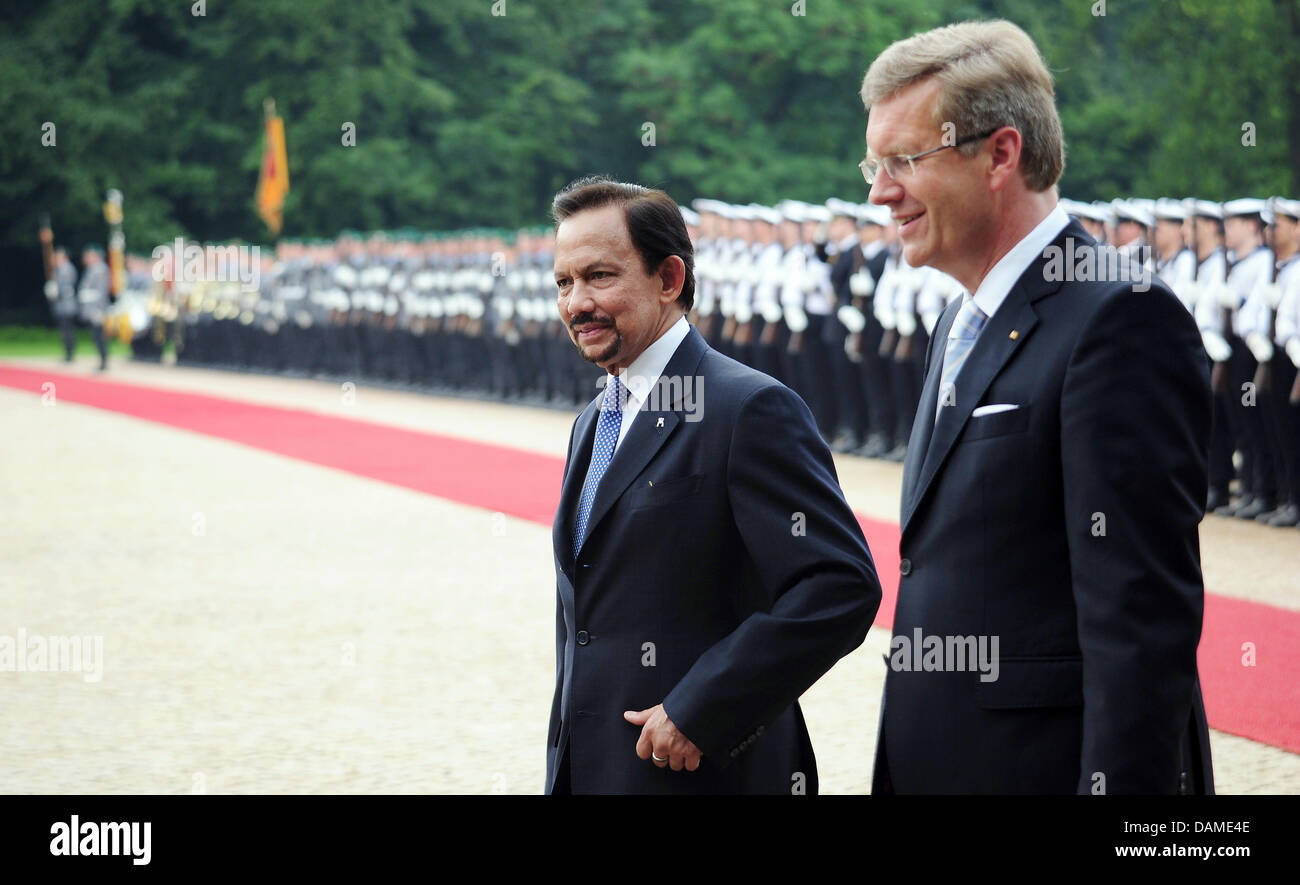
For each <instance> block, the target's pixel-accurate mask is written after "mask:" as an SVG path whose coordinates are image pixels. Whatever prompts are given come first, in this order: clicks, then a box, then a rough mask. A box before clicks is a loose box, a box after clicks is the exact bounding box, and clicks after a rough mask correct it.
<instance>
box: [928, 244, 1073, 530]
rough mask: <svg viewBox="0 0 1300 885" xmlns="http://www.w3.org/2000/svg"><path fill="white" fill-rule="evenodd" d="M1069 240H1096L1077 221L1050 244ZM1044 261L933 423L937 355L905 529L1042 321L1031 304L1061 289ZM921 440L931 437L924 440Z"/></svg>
mask: <svg viewBox="0 0 1300 885" xmlns="http://www.w3.org/2000/svg"><path fill="white" fill-rule="evenodd" d="M1068 238H1073V239H1074V240H1075V242H1076V243H1082V244H1084V245H1088V246H1091V245H1092V244H1093V242H1094V241H1093V240H1092V238H1091V237H1089V236H1088V234H1087V233H1086V232H1085V231H1084V230H1083V228H1082V227H1081V226H1080V225H1079V223H1078V222H1077V221H1072V222H1070V223H1069V224H1068V225H1066V226H1065V228H1064V229H1063V230H1062V231H1061V233H1060V234H1058V235H1057V237H1056V239H1055V240H1054V241H1053V243H1052V245H1054V246H1056V247H1057V248H1058V249H1061V250H1062V252H1063V253H1064V254H1067V255H1068V254H1069V250H1067V249H1065V247H1064V244H1065V242H1066V240H1067V239H1068ZM1076 248H1077V247H1076ZM1044 251H1046V250H1044ZM1046 264H1047V256H1046V254H1040V255H1038V256H1036V257H1035V258H1034V261H1033V262H1032V263H1031V264H1030V265H1029V268H1028V269H1027V270H1026V271H1025V272H1024V273H1023V274H1021V276H1020V279H1019V280H1017V281H1016V284H1015V285H1014V286H1012V287H1011V291H1010V293H1008V294H1007V297H1006V300H1005V301H1003V302H1002V306H1001V307H999V308H998V310H997V312H996V313H995V314H994V315H993V316H992V317H991V318H990V319H989V321H988V323H987V324H986V325H985V326H984V329H983V331H981V332H980V335H979V338H978V339H977V340H976V342H975V346H974V347H973V348H971V352H970V355H969V356H968V357H967V358H966V363H965V364H964V365H963V366H962V368H961V371H960V372H959V373H958V374H957V381H956V384H955V389H954V403H953V405H951V406H945V407H944V408H943V409H941V410H940V414H939V420H938V421H934V413H935V410H936V409H937V408H938V387H939V379H940V377H941V376H942V373H943V354H942V353H936V354H935V355H934V358H933V359H932V361H931V363H930V367H929V371H928V372H927V374H926V379H925V389H924V393H923V396H922V402H921V405H920V406H919V407H918V410H917V415H916V423H914V424H913V425H912V439H911V443H910V444H909V446H908V453H907V463H906V464H905V465H904V470H903V488H904V505H903V521H902V531H907V524H908V522H909V521H910V520H911V518H912V514H914V513H915V512H916V509H917V508H918V507H919V506H920V505H921V501H922V500H924V499H925V493H926V491H927V490H928V489H929V488H930V485H931V484H932V483H933V481H934V478H935V476H936V475H937V474H938V473H939V470H940V468H942V467H943V464H944V462H945V461H946V460H947V458H948V454H949V453H950V452H951V451H952V447H953V444H954V443H955V442H956V441H957V437H958V436H960V435H961V431H962V428H964V427H965V426H966V422H967V421H969V420H970V415H971V412H973V411H975V406H976V405H977V404H978V403H979V401H980V400H981V399H982V398H983V397H984V393H985V391H987V390H988V388H989V385H990V384H992V383H993V379H994V378H996V377H997V376H998V373H1000V372H1001V371H1002V369H1003V367H1004V366H1006V364H1007V362H1008V361H1010V359H1011V357H1012V356H1013V355H1014V354H1015V352H1016V351H1017V350H1018V349H1019V348H1020V346H1021V345H1022V344H1024V342H1025V340H1026V339H1027V338H1028V337H1029V333H1030V332H1031V331H1033V329H1034V327H1035V326H1036V325H1038V314H1037V312H1036V311H1035V310H1034V306H1033V302H1035V301H1037V300H1038V299H1039V298H1042V297H1044V296H1045V295H1050V294H1051V293H1053V292H1055V291H1056V290H1058V289H1059V288H1061V283H1062V280H1060V279H1051V280H1049V279H1048V278H1047V275H1046V274H1045V273H1044V268H1045V266H1046ZM953 308H954V306H953V305H949V306H948V310H947V311H945V315H944V318H945V319H946V320H947V323H946V329H950V328H952V323H953V321H954V320H955V318H956V311H955V310H954V309H953ZM939 328H940V327H939V326H938V325H936V326H935V330H936V332H938V331H939ZM946 329H945V331H944V332H943V337H942V338H941V339H940V340H939V341H937V342H935V346H936V347H944V348H947V345H948V333H947V331H946ZM930 422H933V425H934V426H933V429H932V430H931V429H928V428H926V427H924V426H922V425H923V424H926V423H930ZM923 439H924V440H928V441H927V442H922V440H923ZM918 443H921V444H918ZM913 446H915V447H916V449H917V451H916V452H913V451H912V447H913ZM918 460H919V463H920V469H919V472H914V473H913V475H914V477H915V479H914V480H913V481H912V482H911V483H910V484H909V481H908V479H909V468H910V467H911V468H914V467H915V465H916V463H917V461H918ZM908 492H910V495H909V494H908Z"/></svg>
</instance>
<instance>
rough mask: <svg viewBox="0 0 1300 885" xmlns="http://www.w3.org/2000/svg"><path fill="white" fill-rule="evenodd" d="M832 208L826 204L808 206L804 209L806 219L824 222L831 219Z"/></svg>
mask: <svg viewBox="0 0 1300 885" xmlns="http://www.w3.org/2000/svg"><path fill="white" fill-rule="evenodd" d="M831 217H832V216H831V210H830V209H827V208H826V207H825V206H811V205H810V206H807V207H806V208H805V209H804V218H803V220H804V221H816V222H820V223H822V224H825V223H826V222H828V221H830V220H831Z"/></svg>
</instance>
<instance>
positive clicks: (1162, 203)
mask: <svg viewBox="0 0 1300 885" xmlns="http://www.w3.org/2000/svg"><path fill="white" fill-rule="evenodd" d="M1155 216H1156V219H1157V220H1160V221H1185V220H1186V219H1187V207H1186V206H1185V205H1183V201H1182V200H1170V199H1167V198H1165V197H1161V198H1160V199H1158V200H1156V211H1155Z"/></svg>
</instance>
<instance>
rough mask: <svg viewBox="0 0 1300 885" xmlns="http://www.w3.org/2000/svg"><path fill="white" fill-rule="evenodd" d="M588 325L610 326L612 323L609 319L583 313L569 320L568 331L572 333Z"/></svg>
mask: <svg viewBox="0 0 1300 885" xmlns="http://www.w3.org/2000/svg"><path fill="white" fill-rule="evenodd" d="M588 323H591V324H595V325H600V326H612V325H614V321H613V320H611V319H610V318H609V317H598V316H596V315H595V314H591V313H583V314H579V315H578V316H576V317H574V318H573V319H571V320H569V331H573V330H574V329H576V328H578V327H579V326H585V325H587V324H588Z"/></svg>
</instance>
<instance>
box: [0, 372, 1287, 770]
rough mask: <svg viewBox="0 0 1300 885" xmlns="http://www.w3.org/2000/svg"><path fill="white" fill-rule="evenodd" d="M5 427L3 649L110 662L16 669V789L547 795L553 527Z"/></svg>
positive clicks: (343, 483) (132, 442) (17, 419)
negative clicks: (23, 639)
mask: <svg viewBox="0 0 1300 885" xmlns="http://www.w3.org/2000/svg"><path fill="white" fill-rule="evenodd" d="M29 364H30V363H29ZM47 364H48V365H50V366H51V368H55V369H56V370H62V367H61V366H56V365H55V364H53V363H47ZM88 365H89V364H88V363H82V364H80V365H79V366H78V367H77V368H76V369H74V370H75V371H85V370H86V367H87V366H88ZM112 377H116V378H119V379H121V380H127V381H132V382H136V383H149V384H155V385H157V386H167V387H179V388H183V389H191V390H195V391H202V392H207V393H214V394H218V395H225V396H231V397H237V398H242V399H249V400H254V401H259V402H268V403H276V404H282V405H293V406H296V407H301V408H311V409H316V410H319V411H324V412H328V413H337V414H352V415H354V416H355V417H359V418H364V419H366V420H372V421H380V422H383V423H393V424H399V425H401V426H410V427H417V428H420V429H426V430H432V431H438V432H445V433H453V434H456V435H460V436H467V437H473V438H482V439H492V440H495V441H498V442H502V441H504V442H513V443H514V444H520V445H522V444H524V442H526V444H527V447H528V448H530V449H534V450H537V451H541V452H547V453H551V454H557V455H562V454H563V451H564V446H565V443H566V441H567V438H568V431H569V425H570V422H571V420H572V418H571V416H569V415H565V414H564V413H560V412H549V411H546V410H537V409H523V408H512V407H507V406H499V405H494V404H485V403H475V402H466V401H460V400H451V399H434V398H429V397H420V396H414V395H411V394H405V393H398V392H392V391H382V390H373V389H370V388H364V387H363V388H361V389H360V390H358V391H357V396H356V399H355V402H353V403H352V404H350V405H347V404H344V403H343V401H342V399H341V398H340V396H339V387H338V385H336V384H328V383H322V382H311V381H291V380H285V379H276V378H267V377H261V376H250V375H234V374H227V373H219V372H204V371H201V370H191V369H184V370H182V369H168V368H163V367H150V366H138V365H130V366H123V367H115V369H114V372H113V375H112ZM0 424H2V425H3V426H4V427H5V428H6V430H8V431H9V432H7V433H5V434H0V494H3V495H4V498H5V500H6V502H8V503H9V505H10V506H7V507H5V508H2V509H0V539H3V540H2V541H0V553H3V556H4V562H5V568H4V569H3V571H2V572H0V599H3V600H4V601H5V605H4V607H3V610H2V611H0V636H10V637H16V636H17V635H18V631H19V630H20V629H21V630H25V631H26V633H27V635H29V636H33V635H38V634H39V635H44V636H98V637H102V643H103V646H102V647H103V664H102V675H101V678H99V679H98V681H88V679H87V677H88V676H90V677H91V678H93V674H90V673H73V672H54V673H51V672H39V673H0V703H2V704H3V707H4V710H5V715H4V716H3V717H0V747H3V748H4V753H3V757H2V758H0V790H3V791H4V792H7V793H137V792H138V793H190V792H196V791H204V792H211V793H389V792H393V793H404V792H410V793H492V792H504V793H535V792H538V791H540V789H541V786H542V780H543V775H544V765H545V757H544V752H543V751H544V746H545V745H544V741H545V732H546V719H547V716H548V713H549V709H550V700H551V699H550V692H551V690H552V680H553V676H554V659H553V658H554V644H553V643H554V640H553V630H554V605H555V602H554V573H553V566H552V563H551V558H550V532H549V529H548V528H546V527H544V526H539V525H536V524H534V523H530V522H525V521H522V520H516V519H513V518H511V517H507V516H504V515H503V514H493V513H491V512H489V511H486V510H481V509H477V508H472V507H466V506H462V505H458V504H453V503H450V502H447V501H444V500H441V499H437V498H433V497H430V496H428V495H423V494H420V493H417V492H413V491H409V490H406V489H400V488H396V487H393V486H388V485H385V484H383V483H379V482H375V481H372V480H368V479H363V478H359V477H355V476H352V475H349V474H346V473H342V472H339V471H335V470H330V469H327V468H322V467H317V466H314V465H310V464H306V463H303V462H298V461H295V460H292V459H287V458H283V457H280V456H277V455H272V454H268V453H264V452H260V451H256V450H253V449H248V448H245V447H242V446H238V445H234V444H230V443H226V442H223V441H220V440H216V439H211V438H207V437H203V436H200V435H196V434H191V433H188V432H185V431H180V430H174V429H170V428H166V427H162V426H159V425H154V424H150V423H148V422H143V421H138V420H135V419H131V418H126V417H123V416H119V415H114V414H110V413H106V412H102V411H99V410H96V409H92V408H88V407H84V406H78V405H75V404H71V403H66V402H60V403H58V404H57V405H55V406H53V407H43V406H42V405H41V403H40V397H39V396H37V395H35V394H29V393H23V392H19V391H15V390H12V389H7V388H0ZM899 472H900V471H899V470H898V469H897V466H896V465H882V464H876V463H871V462H862V461H860V460H858V459H843V460H842V461H841V478H842V480H843V482H844V484H845V487H846V491H847V493H848V497H849V498H850V500H851V501H852V503H853V504H854V506H855V507H857V508H858V509H859V510H861V511H863V512H865V513H868V514H869V515H873V516H877V517H878V518H886V519H888V518H894V519H896V518H897V494H898V493H897V484H898V474H899ZM891 499H892V500H891ZM1214 522H1215V521H1209V522H1207V523H1206V525H1205V526H1204V531H1203V542H1202V543H1203V547H1204V549H1205V556H1206V571H1207V577H1208V578H1209V582H1210V584H1211V586H1212V587H1214V589H1215V590H1216V591H1217V592H1220V593H1225V594H1231V595H1239V596H1242V597H1243V598H1258V599H1260V600H1261V601H1272V600H1273V598H1274V597H1275V596H1276V597H1277V598H1278V599H1280V600H1283V601H1285V602H1288V603H1289V604H1288V605H1287V607H1290V608H1300V604H1297V601H1296V600H1295V599H1294V598H1292V597H1294V596H1295V595H1296V591H1295V588H1294V587H1291V588H1287V587H1285V586H1284V582H1280V581H1276V580H1273V579H1272V578H1271V577H1270V578H1269V579H1268V580H1264V581H1263V584H1264V586H1263V587H1262V588H1261V586H1260V581H1258V580H1252V579H1251V575H1253V574H1254V572H1255V570H1256V569H1259V568H1261V567H1260V566H1259V565H1258V563H1259V562H1260V561H1261V560H1263V561H1264V562H1265V563H1269V562H1275V561H1281V562H1288V561H1289V562H1290V564H1291V568H1292V570H1291V571H1290V572H1289V574H1294V573H1295V572H1294V563H1295V557H1296V552H1295V548H1294V546H1291V547H1290V548H1289V559H1288V553H1287V551H1288V548H1287V546H1286V545H1285V544H1284V543H1283V542H1282V539H1280V538H1275V537H1274V534H1276V535H1281V534H1285V533H1281V532H1276V533H1271V532H1270V530H1268V529H1264V528H1262V527H1260V528H1259V530H1258V531H1254V532H1244V530H1246V529H1252V528H1255V527H1252V526H1244V525H1242V526H1238V525H1234V524H1231V523H1228V524H1226V525H1223V526H1216V525H1215V524H1214ZM1220 522H1222V521H1220ZM1243 532H1244V533H1243ZM1243 539H1244V540H1243ZM503 545H504V549H508V551H509V555H508V556H507V555H502V553H501V551H502V549H503ZM1225 551H1226V552H1225ZM1269 557H1281V559H1280V560H1271V559H1269ZM1233 563H1237V564H1241V563H1251V564H1252V565H1251V568H1250V569H1245V570H1242V569H1239V568H1236V567H1234V566H1233ZM1216 569H1217V570H1218V574H1220V575H1221V576H1226V577H1227V578H1229V579H1231V580H1216V579H1215V577H1214V575H1215V574H1216V571H1215V570H1216ZM1270 575H1271V573H1270ZM1274 604H1283V602H1275V603H1274ZM887 645H888V634H887V633H886V632H885V631H881V630H879V629H873V630H872V631H871V634H870V635H869V637H868V639H867V642H866V643H865V644H864V645H863V647H862V648H860V649H858V651H856V652H855V653H853V654H852V655H850V656H849V657H848V658H846V659H845V660H844V661H842V662H841V663H840V664H839V665H838V666H837V667H836V668H835V669H833V670H832V671H831V672H830V673H829V674H827V676H826V677H824V678H823V679H822V680H821V681H820V682H818V683H817V685H815V686H814V687H813V688H812V689H810V690H809V692H808V693H807V694H806V695H805V697H804V701H803V704H804V711H805V715H806V717H807V720H808V724H809V728H810V730H811V732H812V735H813V741H814V746H815V748H816V750H817V754H818V761H819V766H818V767H819V770H820V772H821V780H822V789H823V791H824V792H827V793H862V792H867V791H868V790H869V788H870V774H871V762H872V756H873V754H874V744H875V737H876V724H877V720H878V716H879V699H880V690H881V686H882V683H883V678H884V672H885V670H884V667H883V665H882V664H881V658H880V656H881V655H882V654H883V653H884V651H885V649H886V647H887ZM1213 741H1214V753H1215V763H1216V766H1215V767H1216V775H1217V779H1218V782H1219V788H1220V791H1221V792H1224V793H1259V792H1266V793H1267V792H1284V793H1300V756H1297V755H1296V754H1292V753H1288V752H1286V751H1283V750H1279V749H1276V748H1273V747H1269V746H1266V745H1263V744H1260V743H1257V742H1254V741H1250V740H1246V739H1244V738H1238V737H1233V736H1230V735H1226V734H1222V733H1219V732H1215V733H1213ZM630 748H631V742H629V752H630V751H631V750H630Z"/></svg>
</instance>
